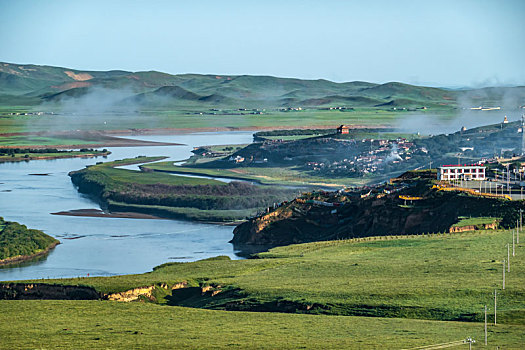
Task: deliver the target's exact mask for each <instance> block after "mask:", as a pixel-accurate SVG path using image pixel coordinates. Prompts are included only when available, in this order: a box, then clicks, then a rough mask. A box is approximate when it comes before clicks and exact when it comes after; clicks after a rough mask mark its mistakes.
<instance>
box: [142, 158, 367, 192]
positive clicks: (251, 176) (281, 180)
mask: <svg viewBox="0 0 525 350" xmlns="http://www.w3.org/2000/svg"><path fill="white" fill-rule="evenodd" d="M144 168H147V169H151V170H156V171H164V172H171V173H177V174H194V175H205V176H212V177H225V178H232V179H241V180H247V181H255V182H258V183H261V184H266V185H289V186H316V187H334V188H341V187H345V186H356V185H362V184H365V183H367V182H368V181H369V179H367V178H337V179H330V178H326V177H321V176H311V175H309V174H308V173H306V172H305V171H302V170H301V169H297V168H296V167H242V168H231V169H228V168H200V167H199V168H197V167H192V166H190V165H188V166H177V165H173V163H172V162H157V163H152V164H147V165H146V166H144Z"/></svg>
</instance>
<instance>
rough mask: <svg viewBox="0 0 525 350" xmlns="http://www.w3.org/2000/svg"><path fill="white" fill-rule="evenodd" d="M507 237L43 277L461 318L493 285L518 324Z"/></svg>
mask: <svg viewBox="0 0 525 350" xmlns="http://www.w3.org/2000/svg"><path fill="white" fill-rule="evenodd" d="M511 240H512V234H511V232H510V231H479V232H471V233H462V234H445V235H442V234H439V235H424V236H403V237H380V238H369V239H357V240H346V241H345V240H343V241H328V242H317V243H308V244H301V245H292V246H287V247H279V248H275V249H272V250H270V251H269V252H268V253H262V254H259V255H258V259H248V260H238V261H231V260H229V258H227V257H222V258H221V257H219V258H212V259H207V260H202V261H197V262H192V263H168V264H165V265H162V266H160V267H157V268H155V270H154V271H153V272H151V273H146V274H142V275H127V276H115V277H96V278H74V279H63V280H49V281H47V280H46V281H45V283H60V284H66V285H87V286H93V287H95V288H96V289H97V290H98V291H101V292H104V293H113V292H121V291H125V290H129V289H132V288H135V287H142V286H150V285H157V286H158V288H157V292H156V294H154V295H155V296H156V301H157V302H158V303H166V304H169V305H179V306H192V307H200V308H212V309H226V310H244V311H280V312H295V313H313V314H332V315H349V316H376V317H402V318H414V319H432V320H463V321H482V319H483V318H482V313H481V310H482V307H483V305H485V304H487V305H491V302H492V301H493V299H492V298H493V297H492V293H493V291H494V289H498V294H499V301H498V320H499V321H500V322H501V323H502V324H520V325H524V324H525V298H524V297H525V290H524V287H523V286H525V272H524V271H525V270H524V269H523V267H524V266H525V260H524V256H525V255H524V254H523V244H520V245H518V247H517V249H516V256H515V257H511V272H510V273H508V274H507V276H506V277H507V280H506V288H505V290H504V291H502V290H501V272H502V271H501V270H502V260H503V258H504V257H506V249H505V245H506V244H507V243H508V242H509V241H511ZM182 281H186V282H187V283H188V284H187V288H183V289H176V290H173V292H172V293H171V292H170V291H169V290H165V289H163V288H162V287H160V285H161V284H163V283H166V284H167V285H168V286H171V285H174V284H175V283H178V282H182ZM206 286H211V288H204V287H206ZM195 287H196V288H195ZM203 288H204V289H203ZM214 292H215V293H214Z"/></svg>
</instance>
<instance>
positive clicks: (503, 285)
mask: <svg viewBox="0 0 525 350" xmlns="http://www.w3.org/2000/svg"><path fill="white" fill-rule="evenodd" d="M503 290H505V259H503Z"/></svg>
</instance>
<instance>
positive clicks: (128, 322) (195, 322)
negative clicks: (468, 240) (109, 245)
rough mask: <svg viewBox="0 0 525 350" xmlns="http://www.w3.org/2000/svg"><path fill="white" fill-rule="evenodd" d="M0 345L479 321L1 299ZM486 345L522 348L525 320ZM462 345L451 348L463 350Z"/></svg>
mask: <svg viewBox="0 0 525 350" xmlns="http://www.w3.org/2000/svg"><path fill="white" fill-rule="evenodd" d="M0 315H2V319H3V320H9V322H0V349H107V348H110V349H117V348H118V349H146V348H147V349H182V348H187V349H204V348H207V349H209V348H213V349H226V348H227V349H231V348H234V349H380V348H381V349H403V348H405V349H410V348H418V347H421V346H424V345H430V344H439V343H447V342H452V341H456V340H463V339H465V338H467V337H469V336H470V337H473V338H474V339H475V340H476V341H477V343H475V344H474V346H473V347H474V348H486V347H484V346H483V345H482V344H483V324H481V323H473V322H441V321H425V320H407V319H395V318H390V319H385V318H370V317H348V316H323V315H296V314H282V313H254V312H228V311H217V310H201V309H191V308H181V307H167V306H159V305H153V304H143V303H119V302H100V301H50V300H23V301H18V300H17V301H0ZM488 341H489V343H488V344H489V345H490V346H491V349H492V348H494V349H495V347H496V346H500V348H502V349H522V345H523V344H524V343H525V326H523V325H497V326H490V327H489V334H488ZM467 346H468V345H460V346H456V347H452V348H451V349H465V348H466V347H467Z"/></svg>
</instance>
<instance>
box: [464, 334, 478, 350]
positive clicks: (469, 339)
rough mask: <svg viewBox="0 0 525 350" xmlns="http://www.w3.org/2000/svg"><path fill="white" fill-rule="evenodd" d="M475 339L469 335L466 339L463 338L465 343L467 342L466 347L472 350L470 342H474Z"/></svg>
mask: <svg viewBox="0 0 525 350" xmlns="http://www.w3.org/2000/svg"><path fill="white" fill-rule="evenodd" d="M475 342H476V341H475V340H474V339H472V338H471V337H468V338H467V339H465V343H468V349H469V350H472V343H475Z"/></svg>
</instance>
